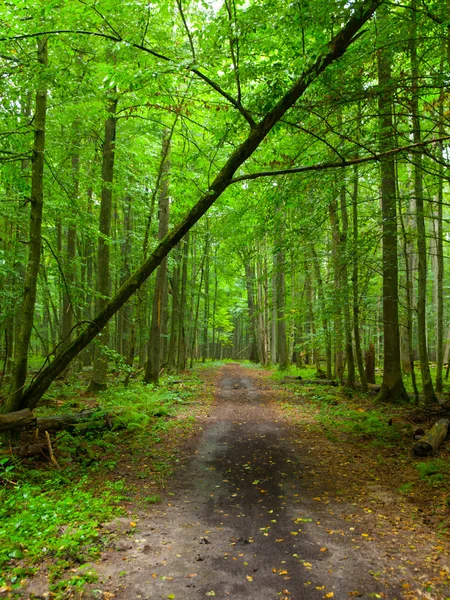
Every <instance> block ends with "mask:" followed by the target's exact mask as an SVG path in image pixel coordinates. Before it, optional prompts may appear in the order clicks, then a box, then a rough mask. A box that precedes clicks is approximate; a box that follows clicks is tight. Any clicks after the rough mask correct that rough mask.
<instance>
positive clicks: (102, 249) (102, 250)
mask: <svg viewBox="0 0 450 600" xmlns="http://www.w3.org/2000/svg"><path fill="white" fill-rule="evenodd" d="M116 112H117V99H116V98H114V99H113V100H111V102H110V103H109V106H108V113H109V114H108V117H107V119H106V122H105V139H104V142H103V163H102V196H101V203H100V222H99V230H100V237H99V238H98V253H97V294H98V295H97V301H96V309H97V313H99V312H102V311H103V310H104V309H105V307H106V306H107V304H108V298H109V296H110V294H111V278H110V264H109V262H110V261H109V255H110V249H109V244H110V240H109V238H110V236H111V207H112V183H113V178H114V155H115V141H116V124H117V117H116ZM108 342H109V329H108V327H107V326H105V327H104V328H103V329H102V331H100V332H99V334H98V336H97V344H96V346H95V349H94V368H93V372H92V379H91V382H90V384H89V391H90V392H94V393H95V392H98V391H100V390H105V389H106V387H107V384H106V375H107V371H108V356H107V354H106V352H104V350H103V347H104V346H107V345H108Z"/></svg>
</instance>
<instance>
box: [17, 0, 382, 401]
mask: <svg viewBox="0 0 450 600" xmlns="http://www.w3.org/2000/svg"><path fill="white" fill-rule="evenodd" d="M380 4H381V0H367V1H366V2H362V3H361V4H359V5H358V6H357V7H355V9H354V12H353V15H352V16H351V17H350V18H349V20H348V21H347V23H346V24H345V25H344V26H343V27H341V28H340V30H339V32H338V33H337V35H336V36H335V37H334V38H333V40H332V41H331V42H330V43H329V44H328V45H327V46H326V48H325V50H324V51H323V52H321V53H320V54H319V56H318V58H317V59H316V60H315V61H314V62H313V64H312V65H311V66H310V67H308V68H307V69H306V70H305V71H304V73H303V74H302V75H301V76H300V78H299V79H298V80H297V81H296V82H295V83H294V84H293V86H292V87H291V88H290V89H289V90H288V91H287V93H286V94H285V95H284V96H283V97H282V98H281V99H280V100H279V101H278V102H277V103H276V104H275V106H274V107H273V108H272V109H271V110H270V111H269V112H268V113H266V115H265V116H264V117H263V118H262V120H261V121H260V122H259V123H258V124H257V125H256V126H254V127H252V129H251V131H250V133H249V135H248V137H247V138H246V139H245V140H244V142H242V144H241V145H240V146H239V147H238V148H236V150H234V152H232V154H231V155H230V157H229V158H228V160H227V161H226V163H225V165H224V166H223V167H222V169H221V170H220V171H219V173H218V174H217V176H216V177H215V179H214V181H213V182H212V183H211V185H210V187H209V189H208V190H207V192H206V193H205V194H204V195H203V196H202V197H201V198H200V200H199V201H198V202H197V204H196V205H195V206H194V207H193V208H192V209H191V210H190V211H189V213H188V215H187V216H186V217H185V218H184V219H183V220H182V221H181V223H180V224H179V225H178V226H176V227H174V228H173V229H172V230H171V231H170V232H169V233H168V234H167V236H166V237H165V238H164V240H162V241H161V242H160V244H159V245H158V246H157V247H156V248H155V250H154V251H153V252H152V254H151V255H150V256H149V257H148V259H147V260H146V261H145V262H144V263H143V264H142V265H141V266H140V267H139V268H138V269H137V270H136V271H135V272H134V273H133V274H132V275H131V277H130V278H129V279H128V281H127V282H126V283H125V284H124V285H123V286H121V288H120V289H119V290H118V291H117V293H116V294H115V296H114V297H113V298H112V299H111V300H110V301H109V302H108V303H107V305H106V306H105V307H104V309H103V310H101V311H100V312H99V313H98V314H97V315H96V316H95V317H94V319H92V321H91V323H90V324H89V325H88V326H87V327H86V329H85V330H84V331H83V332H81V333H80V334H79V335H78V337H77V338H76V339H75V340H74V341H73V342H72V343H71V345H70V346H69V348H67V350H66V351H65V352H64V353H63V354H61V355H60V356H59V357H57V358H56V359H55V360H54V362H53V363H52V364H51V365H50V366H49V367H47V368H45V369H43V370H42V371H41V373H40V375H39V376H38V377H37V378H36V379H35V380H34V382H33V383H32V384H31V385H30V386H29V388H28V389H27V390H26V392H25V393H24V395H23V397H22V401H21V404H22V405H24V406H25V407H26V406H28V407H32V406H36V404H37V403H38V402H39V399H40V398H41V397H42V395H43V394H44V393H45V391H46V390H47V389H48V388H49V386H50V385H51V383H52V382H53V380H54V379H55V377H57V376H58V375H59V373H61V372H62V370H64V369H65V367H66V366H67V365H68V364H69V363H70V361H71V360H72V359H73V358H74V357H75V356H76V355H77V354H78V353H79V352H80V351H81V350H82V349H83V348H84V347H85V346H86V345H87V344H88V343H89V342H90V341H91V340H92V339H93V338H94V337H95V336H96V335H97V334H98V332H99V331H100V330H101V329H103V327H104V326H105V325H106V323H107V322H108V320H109V319H110V318H111V317H112V316H113V315H114V314H115V313H116V311H117V310H118V309H119V308H120V307H121V306H122V305H123V304H124V303H125V302H126V301H127V300H128V299H129V298H130V296H131V295H132V294H134V292H135V291H136V290H137V289H139V288H140V286H141V285H142V284H143V283H144V281H145V280H146V279H147V278H148V276H149V275H150V274H151V273H152V272H153V271H154V270H155V269H156V268H157V267H158V266H159V264H160V263H161V261H162V260H163V258H164V257H165V256H167V254H168V253H169V252H170V250H171V249H172V248H173V247H174V246H176V244H177V243H178V242H179V241H180V240H181V239H182V238H183V237H184V236H185V235H186V233H187V232H188V231H189V230H190V229H191V228H192V227H193V225H195V223H197V221H198V220H199V219H200V218H201V217H202V216H203V215H204V214H205V213H206V211H207V210H208V209H209V208H210V207H211V206H212V205H213V204H214V202H215V201H216V200H217V198H219V196H220V195H221V194H222V193H223V191H224V190H225V189H226V188H227V187H228V186H229V185H230V184H231V181H232V179H233V175H234V174H235V172H236V170H237V169H238V168H239V167H240V166H241V165H242V164H243V163H244V162H245V161H246V160H247V159H248V158H249V157H250V156H251V155H252V154H253V152H254V151H255V150H256V149H257V148H258V146H259V145H260V144H261V142H262V141H263V140H264V139H265V138H266V137H267V135H268V134H269V133H270V131H271V130H272V129H273V127H274V126H275V125H276V124H277V123H278V122H279V120H280V119H281V118H282V117H283V116H284V114H285V113H286V112H287V111H288V110H289V108H291V107H292V106H293V104H295V102H297V100H298V99H299V98H300V97H301V96H302V95H303V94H304V92H305V91H306V90H307V89H308V88H309V87H310V85H311V84H312V83H313V82H314V81H315V80H316V79H317V77H318V76H319V75H320V74H321V73H322V72H323V71H324V70H325V69H326V68H327V66H328V65H330V64H331V63H333V62H334V61H336V60H337V59H338V58H339V57H341V56H342V55H343V54H344V53H345V52H346V50H347V48H348V47H349V46H350V44H351V43H352V42H353V41H354V40H355V39H357V37H358V35H357V34H358V32H359V31H360V29H361V28H362V27H363V25H364V24H365V23H366V22H367V21H368V20H369V19H370V18H371V16H372V15H373V13H374V11H375V10H376V9H377V7H378V6H379V5H380Z"/></svg>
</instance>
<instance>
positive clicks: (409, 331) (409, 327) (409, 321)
mask: <svg viewBox="0 0 450 600" xmlns="http://www.w3.org/2000/svg"><path fill="white" fill-rule="evenodd" d="M399 215H400V224H401V228H402V234H403V255H404V261H405V282H406V283H405V288H406V289H405V291H406V294H405V295H406V334H405V336H404V338H405V342H406V344H405V345H406V352H407V355H408V363H409V364H408V372H409V373H411V382H412V385H413V390H414V397H415V400H416V404H418V402H419V390H418V389H417V383H416V370H415V367H414V355H413V349H412V337H413V307H412V298H413V295H412V273H411V270H410V260H409V258H410V256H409V254H408V248H409V243H408V236H407V232H406V227H405V221H404V218H403V214H402V209H401V203H400V205H399Z"/></svg>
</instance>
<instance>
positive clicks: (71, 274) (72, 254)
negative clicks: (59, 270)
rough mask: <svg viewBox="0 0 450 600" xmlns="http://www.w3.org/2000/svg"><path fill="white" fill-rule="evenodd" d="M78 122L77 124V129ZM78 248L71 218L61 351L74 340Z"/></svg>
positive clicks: (75, 186) (75, 175)
mask: <svg viewBox="0 0 450 600" xmlns="http://www.w3.org/2000/svg"><path fill="white" fill-rule="evenodd" d="M76 128H77V124H75V129H76ZM77 144H78V139H76V140H75V148H74V150H73V153H72V194H73V202H74V203H76V202H77V201H78V190H79V179H80V153H79V150H78V148H77V147H76V146H77ZM76 250H77V226H76V222H75V220H72V219H71V220H70V223H69V226H68V228H67V240H66V252H65V261H64V266H65V269H64V271H65V286H64V294H63V315H62V331H61V338H62V343H61V346H60V352H61V351H63V350H64V349H65V348H67V346H68V345H69V344H70V342H71V341H72V328H73V325H74V314H75V307H74V305H73V304H72V299H71V297H70V296H69V293H70V292H72V293H73V286H74V284H75V281H76V264H75V261H76Z"/></svg>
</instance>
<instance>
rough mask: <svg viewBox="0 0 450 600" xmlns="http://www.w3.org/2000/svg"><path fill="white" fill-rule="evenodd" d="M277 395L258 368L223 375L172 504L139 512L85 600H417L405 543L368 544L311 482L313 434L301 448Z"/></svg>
mask: <svg viewBox="0 0 450 600" xmlns="http://www.w3.org/2000/svg"><path fill="white" fill-rule="evenodd" d="M277 397H278V392H276V391H274V390H271V389H270V387H268V385H267V382H266V381H264V377H263V376H262V375H260V374H258V373H257V371H252V370H249V369H246V368H243V367H240V366H238V365H227V366H225V367H223V368H222V369H221V370H220V372H219V375H218V377H217V379H216V387H215V403H214V405H213V406H212V407H211V411H210V415H209V417H208V418H207V420H206V422H205V424H204V429H203V432H202V434H201V435H200V436H199V438H198V439H197V440H196V444H197V445H196V448H193V449H192V458H191V460H190V462H189V463H188V465H187V467H186V469H185V470H183V471H181V470H180V472H179V473H178V474H177V481H176V482H174V483H175V488H174V489H175V492H176V493H175V494H174V497H173V498H171V499H169V502H168V503H167V505H166V506H164V508H163V509H161V507H157V508H155V509H153V510H150V511H147V513H146V514H144V515H142V516H141V518H140V519H139V520H138V521H137V526H136V527H135V528H134V529H133V535H125V536H122V537H120V536H119V538H118V539H117V540H116V542H115V544H114V545H113V547H112V548H111V551H110V552H105V553H104V554H103V555H102V560H101V561H100V562H99V563H98V564H96V565H95V568H96V570H97V572H98V573H99V581H98V582H97V583H96V584H94V585H93V586H92V588H95V589H96V590H98V591H97V592H95V591H94V590H93V589H92V588H91V591H90V592H88V595H84V596H83V598H86V597H92V598H94V597H97V598H98V597H104V598H112V597H114V598H116V599H119V600H125V599H126V600H134V599H138V598H142V599H149V600H150V599H151V600H156V599H158V600H159V599H173V598H175V599H176V600H193V599H194V598H195V599H198V598H208V597H215V598H217V599H218V600H224V599H226V598H233V600H244V599H245V600H248V599H255V600H256V599H257V600H276V599H282V600H284V599H290V600H300V599H302V600H308V599H320V598H331V597H334V598H337V599H339V600H340V599H344V598H348V597H352V596H353V597H361V598H373V597H376V598H380V597H381V598H389V599H395V598H404V597H410V598H413V597H416V596H415V594H414V595H413V594H412V589H413V581H412V578H411V579H410V572H411V573H412V568H413V567H414V566H415V564H412V562H411V561H409V560H408V558H409V557H408V556H406V555H405V554H404V553H403V544H404V543H405V540H404V539H400V540H399V539H398V538H397V537H394V538H392V536H386V537H380V536H376V539H374V538H373V537H372V532H371V531H370V529H368V525H369V524H368V523H367V522H364V519H358V518H355V519H353V517H354V516H356V517H358V515H355V514H354V513H357V512H362V511H360V510H358V509H357V508H355V505H349V504H347V503H346V502H345V501H343V500H342V499H340V498H339V497H338V496H337V497H335V495H334V493H333V491H332V489H335V484H336V481H331V480H330V479H321V480H319V481H318V479H319V478H317V477H314V476H315V475H317V472H316V471H314V469H315V468H316V467H317V462H318V458H317V456H316V452H315V451H314V448H312V447H311V436H310V439H309V441H307V443H305V440H302V439H301V435H300V436H299V432H298V428H297V430H295V428H294V427H293V426H292V425H291V424H290V423H289V421H288V420H287V419H286V418H285V417H283V416H282V412H281V411H280V410H279V408H278V407H277V405H276V404H275V402H274V399H277ZM278 400H279V397H278ZM305 433H306V432H305ZM316 440H317V441H318V442H319V444H320V437H319V436H317V438H316ZM320 450H321V448H320V446H317V452H318V453H320ZM335 460H336V461H337V462H336V465H338V464H339V462H340V461H343V460H344V459H343V458H342V457H341V458H339V455H336V458H335ZM340 476H341V475H340V474H339V475H338V474H336V478H339V477H340ZM344 477H345V475H344ZM345 481H346V480H345V479H344V483H342V482H340V484H341V485H345ZM330 490H331V491H330ZM369 512H370V513H371V512H372V511H371V510H369ZM363 514H364V513H363ZM378 516H380V515H378ZM381 516H383V515H381ZM124 521H125V520H124ZM128 521H129V519H128ZM376 533H379V532H376ZM424 551H425V550H424ZM410 552H413V551H412V550H411V551H410ZM418 558H419V557H418ZM402 561H405V562H408V563H409V565H411V566H408V565H407V564H402ZM416 564H423V562H422V557H420V558H419V560H418V562H417V563H416ZM409 569H411V571H409ZM416 571H417V569H416ZM416 575H417V574H416ZM419 575H420V574H419ZM424 577H426V575H424ZM405 581H406V582H407V581H411V585H409V584H408V583H406V584H405ZM100 590H102V591H103V596H102V595H101V594H100V595H99V591H100ZM399 590H402V591H399ZM408 590H410V591H409V592H408ZM91 593H92V596H89V594H91ZM409 594H411V595H409ZM425 597H428V598H432V597H435V596H428V595H425ZM440 597H441V598H444V597H446V596H445V595H444V596H440Z"/></svg>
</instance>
